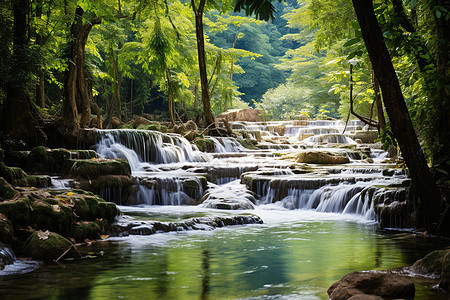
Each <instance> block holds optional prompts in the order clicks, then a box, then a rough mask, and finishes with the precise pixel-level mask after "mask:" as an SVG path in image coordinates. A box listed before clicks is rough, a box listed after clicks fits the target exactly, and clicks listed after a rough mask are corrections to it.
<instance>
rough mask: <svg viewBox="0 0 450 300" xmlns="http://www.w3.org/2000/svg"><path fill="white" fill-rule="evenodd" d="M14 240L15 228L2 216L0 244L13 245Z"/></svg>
mask: <svg viewBox="0 0 450 300" xmlns="http://www.w3.org/2000/svg"><path fill="white" fill-rule="evenodd" d="M13 238H14V228H13V226H12V223H11V221H10V220H8V219H6V217H5V216H3V217H2V215H1V214H0V244H1V243H5V244H11V242H12V241H13Z"/></svg>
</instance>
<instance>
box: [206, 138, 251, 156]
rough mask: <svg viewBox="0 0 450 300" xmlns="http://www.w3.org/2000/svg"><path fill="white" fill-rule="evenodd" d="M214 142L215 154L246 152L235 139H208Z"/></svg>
mask: <svg viewBox="0 0 450 300" xmlns="http://www.w3.org/2000/svg"><path fill="white" fill-rule="evenodd" d="M208 138H209V139H210V140H212V141H213V142H214V146H215V152H216V153H228V152H244V151H248V150H247V149H246V148H244V147H243V146H242V145H241V144H240V143H239V142H238V141H237V140H236V139H235V138H232V137H213V136H210V137H208Z"/></svg>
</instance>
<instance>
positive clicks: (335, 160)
mask: <svg viewBox="0 0 450 300" xmlns="http://www.w3.org/2000/svg"><path fill="white" fill-rule="evenodd" d="M297 162H299V163H307V164H326V165H335V164H346V163H349V162H350V159H349V158H348V157H344V156H340V155H335V154H332V153H327V152H322V151H305V152H300V153H299V154H298V155H297Z"/></svg>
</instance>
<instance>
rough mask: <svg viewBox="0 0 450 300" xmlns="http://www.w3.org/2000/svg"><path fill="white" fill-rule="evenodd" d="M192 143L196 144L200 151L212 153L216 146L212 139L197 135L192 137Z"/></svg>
mask: <svg viewBox="0 0 450 300" xmlns="http://www.w3.org/2000/svg"><path fill="white" fill-rule="evenodd" d="M193 142H194V144H195V145H196V146H197V148H198V150H200V151H202V152H210V153H214V151H215V149H216V147H215V144H214V141H212V140H211V139H208V138H204V137H197V138H195V139H194V141H193Z"/></svg>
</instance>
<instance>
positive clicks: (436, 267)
mask: <svg viewBox="0 0 450 300" xmlns="http://www.w3.org/2000/svg"><path fill="white" fill-rule="evenodd" d="M410 270H411V271H412V272H413V273H416V274H422V275H426V276H431V277H435V278H437V279H439V287H440V288H441V289H444V290H446V291H447V292H448V291H450V249H446V250H436V251H433V252H431V253H430V254H428V255H427V256H425V257H424V258H422V259H420V260H418V261H416V262H415V263H414V264H413V265H412V266H411V268H410Z"/></svg>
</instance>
